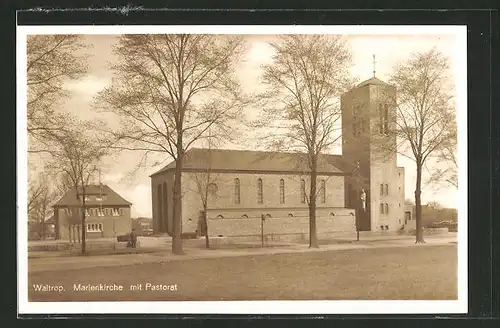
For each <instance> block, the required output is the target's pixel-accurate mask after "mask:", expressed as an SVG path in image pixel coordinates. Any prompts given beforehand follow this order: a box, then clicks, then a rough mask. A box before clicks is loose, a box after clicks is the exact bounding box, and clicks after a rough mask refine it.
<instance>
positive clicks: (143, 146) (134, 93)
mask: <svg viewBox="0 0 500 328" xmlns="http://www.w3.org/2000/svg"><path fill="white" fill-rule="evenodd" d="M243 45H244V43H243V39H242V38H240V37H230V36H214V35H185V34H183V35H168V34H167V35H153V34H152V35H123V36H122V37H121V38H120V40H119V43H118V45H117V46H116V47H115V49H114V51H115V53H116V55H117V57H118V58H119V62H118V63H117V64H115V65H113V66H112V70H113V71H114V80H113V84H112V86H110V87H109V88H106V89H105V90H103V91H102V92H101V93H100V94H99V96H98V98H97V107H99V108H101V109H104V110H108V111H112V112H114V113H116V114H118V115H119V116H120V118H121V120H120V125H121V128H120V129H117V130H114V131H111V133H112V135H113V137H115V138H116V139H117V140H119V141H120V142H121V143H120V144H117V145H116V148H120V149H123V150H133V151H140V152H142V153H143V154H145V155H148V154H151V153H159V154H167V155H169V156H170V157H171V158H172V159H173V160H175V163H176V168H175V181H174V201H173V208H174V210H173V212H174V215H173V241H172V252H173V253H175V254H182V253H183V250H182V240H181V234H182V231H181V206H182V204H181V198H182V195H181V172H182V161H183V158H184V155H185V153H186V152H187V150H188V149H189V148H190V147H191V146H193V144H196V143H197V142H199V141H200V140H202V139H204V138H206V136H207V131H208V129H211V131H212V136H213V137H216V138H225V137H227V136H228V135H229V132H230V131H231V128H232V126H234V124H235V123H234V122H235V120H236V119H238V118H239V114H240V113H241V108H242V106H243V105H244V101H243V98H242V92H241V90H240V85H239V83H238V82H237V81H236V79H235V77H234V72H235V64H236V63H237V60H238V59H239V57H240V55H241V54H242V52H243Z"/></svg>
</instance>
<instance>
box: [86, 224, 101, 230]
mask: <svg viewBox="0 0 500 328" xmlns="http://www.w3.org/2000/svg"><path fill="white" fill-rule="evenodd" d="M102 230H103V229H102V223H87V232H102Z"/></svg>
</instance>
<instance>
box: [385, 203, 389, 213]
mask: <svg viewBox="0 0 500 328" xmlns="http://www.w3.org/2000/svg"><path fill="white" fill-rule="evenodd" d="M384 212H385V214H389V204H387V203H385V211H384Z"/></svg>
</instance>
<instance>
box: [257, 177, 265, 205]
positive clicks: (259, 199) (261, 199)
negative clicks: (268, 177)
mask: <svg viewBox="0 0 500 328" xmlns="http://www.w3.org/2000/svg"><path fill="white" fill-rule="evenodd" d="M257 202H258V203H259V204H262V203H263V202H264V196H263V193H262V179H259V180H257Z"/></svg>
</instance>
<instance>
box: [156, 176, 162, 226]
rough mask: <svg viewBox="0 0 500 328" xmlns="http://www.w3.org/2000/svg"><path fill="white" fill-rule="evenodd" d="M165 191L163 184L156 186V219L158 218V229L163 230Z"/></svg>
mask: <svg viewBox="0 0 500 328" xmlns="http://www.w3.org/2000/svg"><path fill="white" fill-rule="evenodd" d="M162 195H163V192H162V189H161V184H159V185H158V186H157V187H156V206H157V207H156V209H157V210H156V211H157V213H156V220H158V231H159V232H163V196H162Z"/></svg>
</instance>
